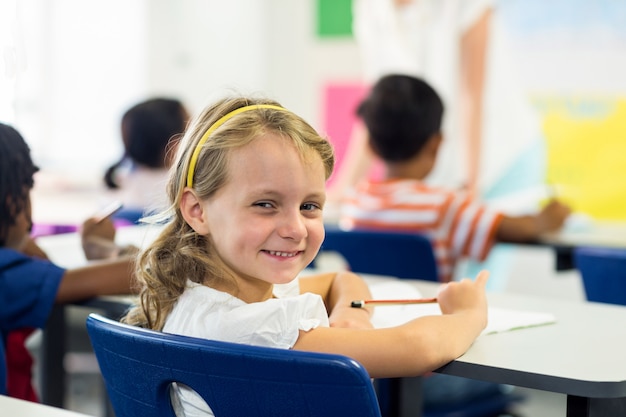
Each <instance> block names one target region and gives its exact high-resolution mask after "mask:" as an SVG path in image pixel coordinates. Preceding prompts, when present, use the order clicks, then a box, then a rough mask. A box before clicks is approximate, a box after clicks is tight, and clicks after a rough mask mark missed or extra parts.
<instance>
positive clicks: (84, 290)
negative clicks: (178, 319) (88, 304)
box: [0, 123, 133, 400]
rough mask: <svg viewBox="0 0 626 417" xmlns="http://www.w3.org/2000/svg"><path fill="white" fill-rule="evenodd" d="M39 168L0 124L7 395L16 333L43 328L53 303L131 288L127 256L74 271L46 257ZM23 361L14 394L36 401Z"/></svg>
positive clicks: (1, 310)
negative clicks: (36, 198)
mask: <svg viewBox="0 0 626 417" xmlns="http://www.w3.org/2000/svg"><path fill="white" fill-rule="evenodd" d="M37 171H38V168H37V166H35V165H34V164H33V161H32V160H31V156H30V149H29V148H28V145H27V144H26V142H25V141H24V139H23V138H22V136H21V135H20V134H19V132H18V131H17V130H15V129H14V128H12V127H11V126H8V125H6V124H2V123H0V335H1V337H2V343H0V394H3V395H7V393H8V390H7V364H6V360H5V355H6V351H5V349H6V347H7V346H6V343H7V340H8V338H9V336H10V334H11V333H12V332H17V333H15V334H22V336H23V335H24V332H26V333H29V332H30V330H29V329H34V328H42V327H44V325H45V324H46V321H47V319H48V316H49V314H50V311H51V309H52V306H53V305H54V303H64V302H71V301H77V300H81V299H87V298H90V297H94V296H97V295H103V294H128V293H130V292H131V284H130V280H131V275H132V262H133V261H132V259H131V258H129V257H127V258H123V259H118V260H115V261H101V262H97V263H90V264H89V265H86V266H84V267H81V268H76V269H71V270H66V269H64V268H61V267H59V266H57V265H54V264H53V263H51V262H50V261H48V260H47V259H46V255H45V253H44V252H43V251H42V250H41V249H40V248H39V247H38V246H37V244H36V243H35V242H34V241H33V240H32V239H31V238H30V235H29V232H30V230H31V228H32V220H31V201H30V191H31V189H32V188H33V185H34V180H33V175H34V174H35V173H36V172H37ZM98 229H99V228H89V229H87V228H86V229H85V231H84V232H83V236H85V234H87V233H100V232H101V230H98ZM16 340H18V341H20V340H21V341H23V340H22V338H17V339H16ZM11 349H12V350H11V353H10V354H11V356H12V355H13V354H16V355H19V354H22V355H23V354H24V353H27V352H26V351H25V348H24V346H23V345H22V344H19V342H18V343H17V344H16V343H12V345H11ZM13 349H15V351H13ZM16 357H17V356H16ZM12 365H17V364H15V363H12ZM22 366H23V367H22V368H19V369H15V368H14V367H12V378H14V377H15V378H19V381H16V380H13V379H12V381H11V387H12V389H15V391H14V392H15V393H16V396H19V397H26V399H31V400H33V399H34V398H33V397H34V391H32V388H31V387H30V383H31V380H30V367H29V362H28V361H26V362H25V364H24V365H22ZM26 384H28V385H29V387H26ZM35 398H36V397H35Z"/></svg>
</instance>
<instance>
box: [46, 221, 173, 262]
mask: <svg viewBox="0 0 626 417" xmlns="http://www.w3.org/2000/svg"><path fill="white" fill-rule="evenodd" d="M161 230H162V227H161V226H152V225H146V226H128V227H121V228H119V229H117V231H116V236H115V242H116V243H117V244H119V245H128V244H132V245H135V246H139V247H141V246H143V245H145V244H146V242H150V241H152V240H153V239H155V238H156V237H157V235H158V234H159V232H160V231H161ZM37 244H38V245H39V246H40V247H41V249H43V251H44V252H45V253H46V254H47V255H48V257H49V258H50V260H51V261H53V262H54V263H56V264H58V265H59V266H62V267H65V268H75V267H79V266H83V265H85V264H86V263H87V259H86V258H85V254H84V253H83V250H82V246H81V241H80V235H79V234H78V233H64V234H59V235H51V236H41V237H38V238H37Z"/></svg>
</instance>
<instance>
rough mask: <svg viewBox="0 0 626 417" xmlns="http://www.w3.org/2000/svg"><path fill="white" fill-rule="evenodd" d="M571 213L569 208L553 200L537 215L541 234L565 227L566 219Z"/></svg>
mask: <svg viewBox="0 0 626 417" xmlns="http://www.w3.org/2000/svg"><path fill="white" fill-rule="evenodd" d="M570 213H571V209H570V208H569V206H566V205H565V204H563V203H561V202H560V201H558V200H551V201H550V202H549V203H548V204H547V205H546V206H545V207H544V208H543V209H542V210H541V212H539V214H538V215H537V222H538V225H539V230H540V231H541V232H551V231H554V230H557V229H559V228H561V226H563V223H564V222H565V219H567V216H569V215H570Z"/></svg>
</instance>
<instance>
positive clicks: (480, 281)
mask: <svg viewBox="0 0 626 417" xmlns="http://www.w3.org/2000/svg"><path fill="white" fill-rule="evenodd" d="M488 279H489V272H487V271H481V272H480V273H479V274H478V276H477V277H476V279H475V280H473V281H472V280H471V279H469V278H464V279H463V280H461V281H458V282H449V283H447V284H444V285H443V286H442V287H441V289H440V290H439V294H438V295H437V300H438V303H439V307H440V308H441V312H442V313H443V314H454V313H458V312H461V311H469V312H475V313H477V314H478V315H479V316H482V319H484V324H485V325H487V296H486V292H485V286H486V285H487V280H488Z"/></svg>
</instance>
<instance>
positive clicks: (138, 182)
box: [107, 166, 169, 212]
mask: <svg viewBox="0 0 626 417" xmlns="http://www.w3.org/2000/svg"><path fill="white" fill-rule="evenodd" d="M120 171H121V172H120V173H118V174H117V177H116V179H117V181H118V182H119V189H116V190H111V191H109V193H108V195H107V198H109V199H112V198H113V199H116V200H120V201H121V202H122V203H124V207H125V208H127V209H141V210H144V209H145V210H147V211H149V212H152V211H161V210H163V209H165V208H167V207H168V206H169V202H168V199H167V193H166V190H165V188H166V185H167V180H168V176H169V173H168V170H167V168H163V169H151V168H146V167H143V166H136V167H133V169H132V170H128V171H124V170H120Z"/></svg>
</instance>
